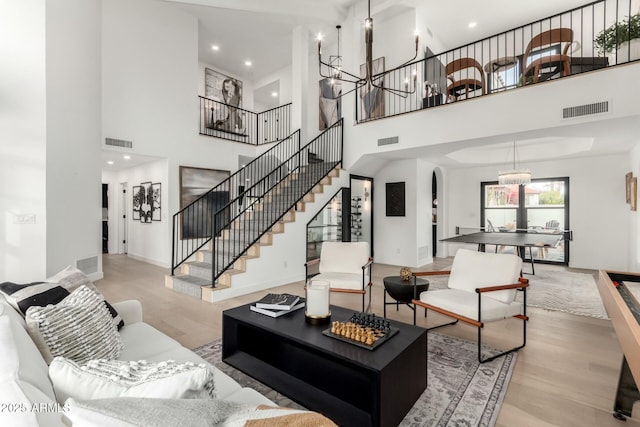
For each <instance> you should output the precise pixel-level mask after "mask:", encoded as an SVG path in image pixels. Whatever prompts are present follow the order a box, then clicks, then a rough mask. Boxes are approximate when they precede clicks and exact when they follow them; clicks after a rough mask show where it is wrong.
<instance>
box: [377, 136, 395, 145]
mask: <svg viewBox="0 0 640 427" xmlns="http://www.w3.org/2000/svg"><path fill="white" fill-rule="evenodd" d="M397 143H398V137H397V136H392V137H389V138H380V139H379V140H378V147H379V146H381V145H390V144H397Z"/></svg>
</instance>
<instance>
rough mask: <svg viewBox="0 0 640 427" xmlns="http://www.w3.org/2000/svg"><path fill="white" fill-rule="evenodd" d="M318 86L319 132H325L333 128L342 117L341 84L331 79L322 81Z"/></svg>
mask: <svg viewBox="0 0 640 427" xmlns="http://www.w3.org/2000/svg"><path fill="white" fill-rule="evenodd" d="M318 86H319V88H318V89H319V95H320V96H319V97H318V98H319V107H318V113H319V126H318V129H319V130H325V129H328V128H330V127H331V126H333V125H334V124H335V123H337V122H338V120H340V118H341V117H342V98H340V95H342V83H340V82H339V81H337V80H334V82H333V83H331V79H322V80H320V81H319V82H318Z"/></svg>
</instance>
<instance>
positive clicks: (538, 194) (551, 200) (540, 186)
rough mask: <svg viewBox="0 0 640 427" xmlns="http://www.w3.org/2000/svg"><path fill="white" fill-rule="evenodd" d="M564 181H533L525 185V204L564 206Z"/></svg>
mask: <svg viewBox="0 0 640 427" xmlns="http://www.w3.org/2000/svg"><path fill="white" fill-rule="evenodd" d="M564 191H565V190H564V182H563V181H543V182H533V183H531V184H529V185H527V186H526V187H525V206H527V207H530V206H555V207H560V206H564Z"/></svg>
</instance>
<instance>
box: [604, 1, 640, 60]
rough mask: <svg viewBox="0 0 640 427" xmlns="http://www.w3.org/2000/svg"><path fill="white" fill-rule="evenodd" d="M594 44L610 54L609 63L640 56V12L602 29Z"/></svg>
mask: <svg viewBox="0 0 640 427" xmlns="http://www.w3.org/2000/svg"><path fill="white" fill-rule="evenodd" d="M594 44H595V47H596V49H598V51H599V52H600V53H601V54H605V53H606V54H608V56H609V64H610V65H613V64H616V61H617V63H621V62H627V61H633V60H635V59H639V58H640V13H637V14H635V15H633V16H632V17H631V18H629V19H623V20H622V21H620V22H617V23H615V24H613V25H611V26H610V27H609V28H607V29H605V30H603V31H601V32H600V33H599V34H598V35H597V36H596V38H595V40H594Z"/></svg>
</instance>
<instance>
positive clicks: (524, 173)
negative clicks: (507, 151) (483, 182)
mask: <svg viewBox="0 0 640 427" xmlns="http://www.w3.org/2000/svg"><path fill="white" fill-rule="evenodd" d="M517 157H518V154H517V148H516V142H515V141H513V164H512V169H511V170H508V171H501V172H498V184H499V185H527V184H530V183H531V171H530V170H529V169H522V168H520V165H519V161H518V159H517Z"/></svg>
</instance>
